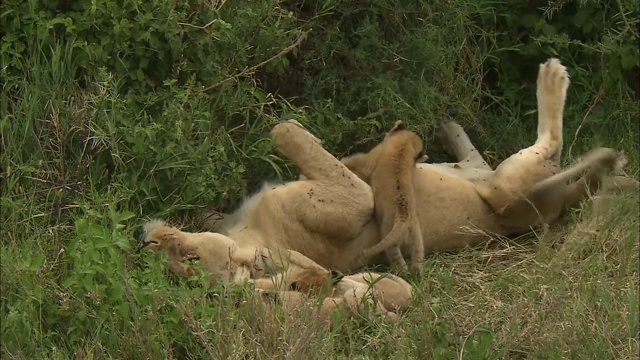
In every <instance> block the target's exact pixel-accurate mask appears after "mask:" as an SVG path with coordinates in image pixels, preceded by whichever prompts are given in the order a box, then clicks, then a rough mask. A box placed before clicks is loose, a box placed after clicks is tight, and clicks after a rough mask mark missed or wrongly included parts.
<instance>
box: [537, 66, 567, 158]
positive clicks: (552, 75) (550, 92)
mask: <svg viewBox="0 0 640 360" xmlns="http://www.w3.org/2000/svg"><path fill="white" fill-rule="evenodd" d="M569 83H570V81H569V74H568V73H567V69H566V68H565V67H564V66H563V65H562V64H560V60H558V59H554V58H552V59H549V60H547V62H545V63H544V64H540V67H539V71H538V80H537V89H536V97H537V99H538V139H537V140H536V143H535V145H534V146H535V147H536V148H539V150H540V151H545V152H546V154H545V155H546V157H547V159H549V160H552V161H554V162H556V163H559V162H560V156H561V155H562V114H563V112H564V105H565V102H566V99H567V89H568V87H569Z"/></svg>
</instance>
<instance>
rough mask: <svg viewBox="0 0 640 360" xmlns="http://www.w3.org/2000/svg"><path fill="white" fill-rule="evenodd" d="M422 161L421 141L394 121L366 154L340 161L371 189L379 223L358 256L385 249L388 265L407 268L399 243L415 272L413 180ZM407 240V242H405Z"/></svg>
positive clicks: (417, 231)
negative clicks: (374, 239) (372, 242)
mask: <svg viewBox="0 0 640 360" xmlns="http://www.w3.org/2000/svg"><path fill="white" fill-rule="evenodd" d="M425 160H426V156H425V155H424V152H423V145H422V140H420V137H419V136H418V135H416V134H415V133H413V132H410V131H407V130H404V126H402V122H400V121H397V122H396V123H395V124H394V127H393V128H392V129H391V130H389V132H388V133H387V134H386V136H385V138H384V140H383V141H382V142H381V143H380V144H378V145H377V146H376V147H374V148H373V149H372V150H371V151H370V152H368V153H366V154H359V155H355V156H352V157H349V158H347V159H343V160H342V163H343V164H345V165H346V166H347V168H349V169H350V170H351V171H353V172H354V173H355V174H356V175H358V177H360V178H361V179H363V180H365V181H366V182H367V183H368V184H369V185H371V189H372V190H373V199H374V204H375V205H374V206H375V218H376V221H377V223H378V225H379V226H380V235H381V237H382V240H381V241H380V242H379V243H378V244H376V245H375V246H372V247H369V248H367V249H364V250H362V252H361V253H360V255H359V256H360V257H361V258H364V259H366V258H369V257H371V256H374V255H377V254H378V253H380V252H382V251H385V252H386V254H387V257H388V259H389V261H390V262H391V264H392V265H394V266H396V267H397V268H398V269H400V270H401V271H406V270H407V264H406V263H405V261H404V258H403V256H402V252H401V251H400V245H402V244H404V243H408V244H409V245H410V248H411V262H412V264H411V270H412V271H413V272H414V273H419V272H420V269H421V268H422V262H423V261H424V244H423V241H422V233H421V228H420V222H419V220H418V213H417V205H416V198H415V192H414V189H413V186H414V185H413V182H414V178H415V173H416V162H422V161H425ZM407 240H408V241H407Z"/></svg>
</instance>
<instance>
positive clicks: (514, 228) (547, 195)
mask: <svg viewBox="0 0 640 360" xmlns="http://www.w3.org/2000/svg"><path fill="white" fill-rule="evenodd" d="M568 85H569V79H568V75H567V73H566V70H565V68H564V66H562V65H561V64H560V62H559V61H557V60H555V59H552V60H550V61H547V62H546V63H545V64H541V65H540V70H539V77H538V84H537V86H538V93H537V97H538V114H539V119H538V121H539V124H541V125H540V126H539V127H538V140H537V142H536V144H540V143H544V146H547V147H549V149H548V151H546V152H545V154H544V155H543V156H542V157H535V156H533V157H531V160H526V161H524V162H522V161H513V160H507V162H505V163H504V165H501V166H499V169H501V170H500V171H501V173H502V174H503V175H501V177H500V178H499V179H498V181H497V182H496V186H495V187H496V188H498V189H500V188H499V187H498V186H503V188H502V189H501V190H502V192H501V193H499V194H498V195H499V196H498V195H495V198H496V199H497V200H496V201H495V204H492V203H491V199H492V196H494V195H491V191H485V190H487V189H486V187H484V188H483V184H484V183H487V184H489V183H492V181H493V180H494V177H495V174H496V173H495V172H494V171H492V169H491V168H490V167H489V166H488V165H487V164H486V162H485V161H484V160H483V159H482V157H481V155H480V154H479V153H478V151H477V150H476V149H475V148H474V146H473V145H472V144H471V142H470V141H469V138H468V137H467V136H466V134H465V133H464V131H463V130H462V128H461V127H460V126H459V125H457V124H455V123H447V124H444V125H443V126H442V128H441V129H440V137H441V138H442V139H441V140H443V141H444V142H445V145H446V146H448V148H449V149H450V150H451V152H452V153H453V154H454V155H455V156H456V157H457V159H458V160H459V162H458V163H455V164H420V165H418V170H417V171H416V173H415V184H414V185H415V197H416V202H417V204H418V214H419V220H420V225H421V231H422V237H423V241H424V249H425V252H426V253H430V252H433V251H442V250H455V249H460V248H462V247H464V246H467V245H474V244H479V243H482V242H483V241H486V240H488V239H489V237H490V236H491V235H502V236H509V235H516V234H521V233H524V232H527V231H529V229H530V227H532V226H538V225H540V224H542V223H553V222H555V221H557V220H558V219H559V218H560V216H562V214H563V213H564V212H565V211H566V210H567V209H568V208H571V207H575V206H577V205H578V204H579V202H580V201H581V200H583V199H586V198H587V197H588V195H589V192H595V191H598V190H599V189H600V188H601V187H602V185H603V184H604V183H605V182H606V181H610V180H611V179H614V180H619V181H620V182H625V183H630V184H632V185H634V186H637V182H634V181H632V180H629V179H627V180H625V179H624V178H615V177H612V176H610V174H611V172H612V171H613V170H614V169H615V168H616V164H618V163H620V162H623V160H624V159H622V155H621V154H620V153H618V152H616V151H614V150H612V149H607V148H599V149H596V150H594V151H592V152H590V153H588V154H587V155H586V156H585V157H584V158H583V159H582V160H581V161H580V162H579V163H578V164H577V165H574V166H572V167H570V168H568V169H565V170H561V169H560V164H559V163H558V160H559V158H560V152H561V148H562V112H563V109H564V102H565V98H566V91H567V87H568ZM271 136H272V137H274V139H275V143H276V147H277V149H278V151H279V152H280V153H281V154H282V155H283V156H285V157H287V158H288V159H290V160H291V161H293V162H294V163H295V164H296V165H297V166H298V167H299V169H300V172H301V173H302V175H303V176H304V177H305V179H304V180H301V181H293V182H290V183H287V184H284V185H274V186H271V185H267V184H265V186H264V187H263V189H262V190H261V191H260V192H258V193H257V194H255V195H254V196H252V197H250V198H248V199H247V200H246V201H245V202H244V204H243V205H242V206H241V207H240V208H239V209H238V210H237V211H236V212H235V213H233V214H231V215H228V216H226V217H225V218H224V220H223V221H222V222H221V223H215V222H213V221H212V222H210V223H209V227H210V229H211V230H212V231H214V232H218V233H219V234H220V236H221V237H224V238H226V239H228V240H230V241H232V242H233V243H234V244H235V246H236V247H237V248H238V249H241V250H242V251H243V252H248V253H250V252H252V251H258V250H259V249H263V248H266V249H270V250H272V251H285V252H286V251H287V250H295V251H297V252H299V253H301V254H303V255H305V256H307V257H309V258H310V259H312V260H313V261H315V262H317V263H318V264H320V265H321V266H323V267H325V268H327V269H332V270H338V271H341V272H345V273H348V272H353V271H355V270H357V269H359V268H361V267H362V266H365V265H373V264H376V263H384V262H385V256H384V254H381V255H378V256H375V257H373V258H366V259H360V258H358V254H359V252H360V251H361V250H362V249H366V248H369V247H371V246H373V245H375V244H377V243H378V242H379V241H380V234H379V232H378V227H377V225H376V223H375V221H374V220H373V209H374V204H373V195H372V191H371V188H370V186H369V185H368V184H367V183H366V182H364V181H363V180H361V179H360V178H358V177H357V176H356V175H354V174H353V173H352V172H351V171H350V170H349V169H348V168H347V167H346V166H345V165H344V164H343V163H342V162H340V161H339V160H338V159H336V158H335V157H334V156H332V155H331V154H330V153H329V152H327V151H326V150H325V149H324V148H323V147H322V145H321V144H320V141H319V140H318V139H317V138H316V137H315V136H313V135H312V134H310V133H309V132H308V131H306V130H305V129H304V128H302V127H301V126H300V124H298V123H297V122H295V121H288V122H284V123H281V124H278V125H276V126H275V127H274V128H273V130H272V132H271ZM534 152H535V151H534ZM534 155H536V154H534ZM537 155H540V154H537ZM509 163H512V164H515V165H513V166H511V165H509ZM510 169H515V170H513V171H510ZM504 174H507V175H504ZM504 179H507V180H506V181H505V180H504ZM524 180H527V181H524ZM528 180H533V181H528ZM509 184H517V186H516V187H515V188H510V187H509V186H508V185H509ZM492 185H493V184H492ZM490 189H491V188H490ZM490 189H489V190H490ZM494 190H495V189H494ZM504 194H506V195H504ZM492 206H494V207H492ZM495 206H500V207H501V208H500V209H502V208H505V207H506V208H508V209H509V211H500V209H496V208H495ZM509 207H510V208H509ZM470 229H471V230H475V231H469V230H470ZM228 240H225V241H228ZM225 249H226V248H225ZM198 251H201V252H204V251H214V250H211V249H210V250H204V249H203V250H197V249H196V250H195V252H194V253H193V254H191V256H194V257H199V258H204V256H200V255H198ZM222 251H224V250H222ZM209 258H211V257H209ZM220 268H221V269H223V264H220ZM228 275H229V276H227V278H231V277H232V275H233V274H228ZM220 276H222V277H224V275H220Z"/></svg>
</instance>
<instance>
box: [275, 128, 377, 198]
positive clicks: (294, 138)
mask: <svg viewBox="0 0 640 360" xmlns="http://www.w3.org/2000/svg"><path fill="white" fill-rule="evenodd" d="M271 136H272V137H273V138H274V139H275V143H276V148H277V150H278V151H279V152H280V153H281V154H282V155H283V156H284V157H286V158H288V159H289V160H291V161H293V162H294V163H295V164H296V165H297V166H298V168H299V169H300V172H301V173H302V175H304V178H305V179H308V180H331V181H332V182H333V183H334V184H336V185H343V186H352V185H351V184H356V185H357V186H359V187H368V185H367V184H366V183H364V182H363V181H362V180H360V179H359V178H358V177H357V176H356V175H355V174H353V173H352V172H351V171H350V170H349V169H348V168H347V167H346V166H344V165H343V164H342V163H341V162H340V161H339V160H338V159H336V158H335V157H334V156H333V155H331V154H330V153H329V152H328V151H327V150H325V149H324V148H323V147H322V144H321V143H320V140H318V138H317V137H315V136H313V135H312V134H311V133H309V132H308V131H307V130H306V129H304V128H303V127H302V126H301V125H300V124H299V123H298V122H297V121H295V120H289V121H287V122H283V123H280V124H278V125H276V126H274V128H273V129H272V130H271Z"/></svg>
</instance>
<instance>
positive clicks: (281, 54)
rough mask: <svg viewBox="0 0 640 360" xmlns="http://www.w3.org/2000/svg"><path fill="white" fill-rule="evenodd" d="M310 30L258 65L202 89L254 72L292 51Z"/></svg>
mask: <svg viewBox="0 0 640 360" xmlns="http://www.w3.org/2000/svg"><path fill="white" fill-rule="evenodd" d="M311 30H312V29H309V30H307V31H305V32H303V33H302V34H301V35H300V36H299V37H298V39H296V41H294V43H293V44H291V45H289V46H287V47H286V48H284V49H283V50H282V51H280V52H279V53H277V54H276V55H274V56H272V57H270V58H269V59H267V60H265V61H263V62H261V63H259V64H258V65H254V66H252V67H250V68H245V69H244V70H242V71H240V72H239V73H237V74H235V75H233V76H230V77H228V78H226V79H224V80H221V81H218V82H217V83H215V84H213V85H211V86H209V87H207V88H205V89H203V90H202V91H209V90H212V89H215V88H217V87H219V86H220V85H222V84H224V83H226V82H228V81H231V80H234V79H237V78H239V77H240V76H242V75H244V74H247V73H251V72H254V71H256V70H257V69H259V68H261V67H263V66H265V65H267V64H268V63H269V62H271V61H272V60H275V59H277V58H279V57H281V56H283V55H286V54H288V53H290V52H291V51H293V50H294V49H295V48H297V47H298V46H300V44H302V42H303V41H304V40H305V39H306V38H307V35H308V34H309V33H310V32H311Z"/></svg>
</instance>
